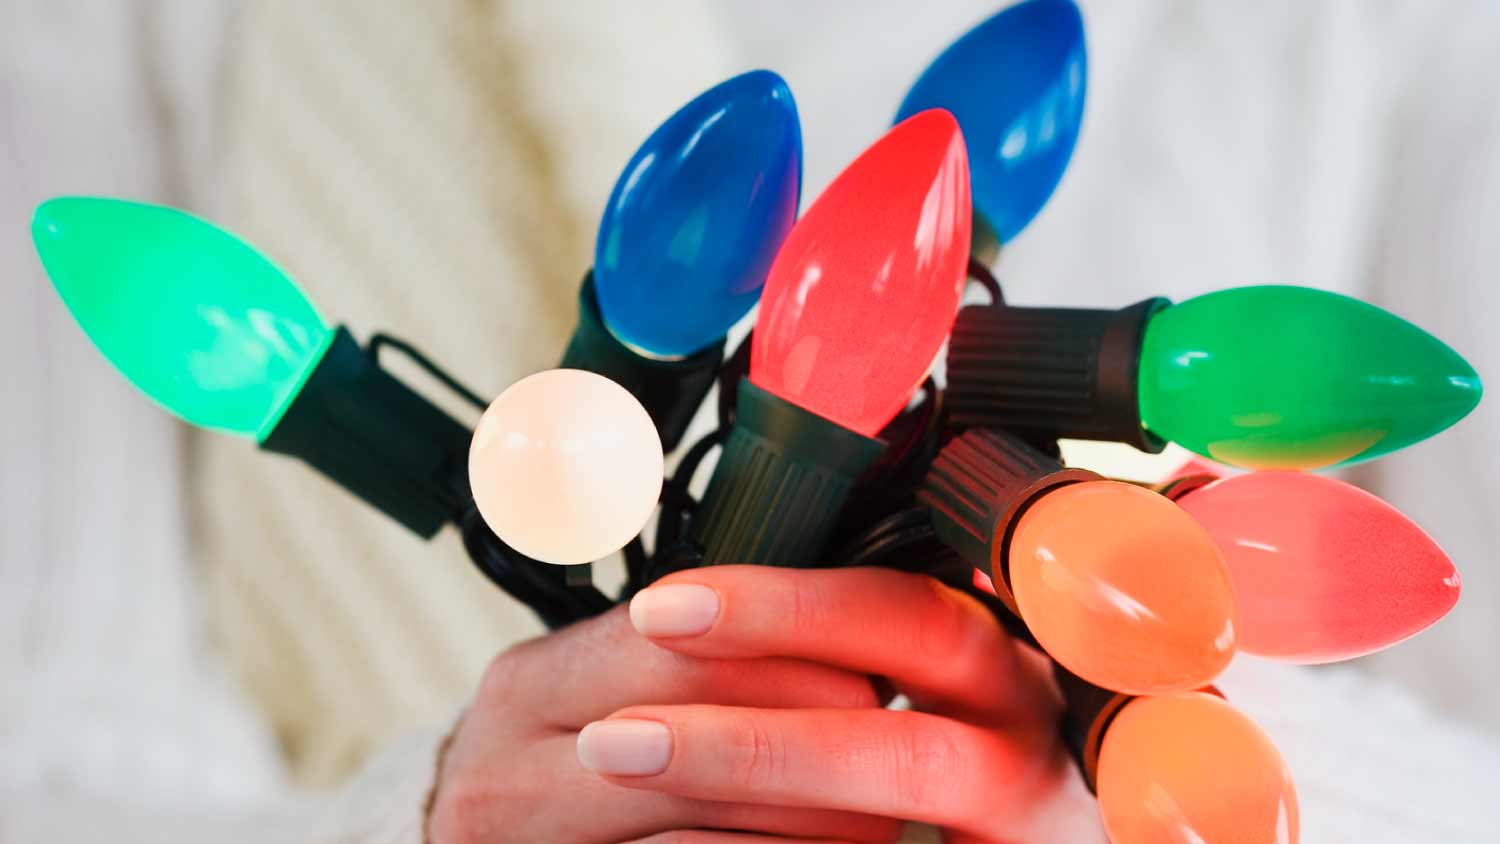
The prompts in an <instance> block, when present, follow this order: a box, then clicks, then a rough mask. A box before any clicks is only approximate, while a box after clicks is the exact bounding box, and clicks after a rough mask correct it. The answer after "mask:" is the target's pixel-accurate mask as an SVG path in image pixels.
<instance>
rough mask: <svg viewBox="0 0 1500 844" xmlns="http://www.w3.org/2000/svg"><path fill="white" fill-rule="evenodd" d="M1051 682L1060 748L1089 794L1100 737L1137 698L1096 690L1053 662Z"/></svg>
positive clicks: (1209, 689)
mask: <svg viewBox="0 0 1500 844" xmlns="http://www.w3.org/2000/svg"><path fill="white" fill-rule="evenodd" d="M1052 678H1053V680H1055V681H1056V683H1057V689H1058V691H1059V692H1061V693H1062V700H1063V718H1062V739H1063V747H1064V748H1065V749H1066V750H1067V751H1068V755H1069V756H1071V757H1072V758H1073V762H1074V764H1076V765H1077V766H1078V771H1079V773H1081V774H1083V782H1084V784H1085V785H1087V786H1088V789H1089V791H1090V792H1093V791H1094V790H1095V789H1096V787H1097V785H1098V780H1099V750H1100V748H1102V747H1103V746H1104V736H1105V734H1106V733H1107V732H1109V726H1110V724H1111V723H1112V722H1113V721H1114V720H1115V716H1116V715H1119V714H1120V711H1121V710H1123V709H1124V708H1125V706H1126V705H1127V704H1129V703H1130V702H1131V701H1133V700H1135V699H1136V698H1137V697H1138V696H1137V695H1127V694H1123V693H1121V692H1115V691H1110V690H1109V689H1104V688H1100V687H1099V686H1096V685H1094V684H1093V683H1090V682H1089V681H1087V680H1085V679H1083V678H1082V677H1079V676H1078V675H1077V674H1074V673H1073V672H1071V671H1069V670H1068V669H1066V668H1063V667H1062V665H1060V664H1058V663H1056V662H1053V663H1052ZM1198 691H1200V692H1203V693H1204V694H1210V695H1213V696H1214V697H1217V698H1222V697H1224V693H1223V692H1221V691H1219V689H1218V687H1217V686H1204V687H1203V688H1201V689H1198Z"/></svg>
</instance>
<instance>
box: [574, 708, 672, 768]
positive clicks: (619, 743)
mask: <svg viewBox="0 0 1500 844" xmlns="http://www.w3.org/2000/svg"><path fill="white" fill-rule="evenodd" d="M671 759H672V733H671V731H670V730H668V729H667V727H666V725H665V724H662V723H660V722H659V721H639V720H632V719H630V718H611V719H610V720H608V721H595V722H594V723H592V724H589V725H588V726H586V727H584V728H583V731H582V732H580V733H579V734H578V762H579V764H581V765H583V767H585V768H587V769H589V770H590V771H593V772H594V773H596V774H609V775H611V776H616V777H647V776H651V775H653V774H659V773H661V772H662V771H665V770H666V769H667V763H668V762H669V761H671Z"/></svg>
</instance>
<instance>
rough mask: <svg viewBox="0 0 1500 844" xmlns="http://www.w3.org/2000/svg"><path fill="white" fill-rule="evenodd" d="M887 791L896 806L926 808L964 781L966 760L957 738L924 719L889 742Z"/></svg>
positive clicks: (895, 733)
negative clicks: (895, 801)
mask: <svg viewBox="0 0 1500 844" xmlns="http://www.w3.org/2000/svg"><path fill="white" fill-rule="evenodd" d="M889 741H890V746H889V747H888V748H887V753H888V755H889V758H890V762H891V767H890V771H891V777H892V781H891V787H892V791H893V792H894V796H895V797H896V799H897V800H898V801H900V805H902V806H906V807H930V806H933V805H934V803H935V802H936V801H937V800H938V798H939V797H940V796H941V795H943V794H946V793H951V792H953V791H954V790H955V789H958V788H959V787H960V786H961V784H962V783H964V782H965V781H966V774H967V771H966V768H967V764H968V760H967V757H966V756H965V754H964V752H963V748H962V747H960V745H959V742H958V740H957V737H956V736H954V735H953V734H952V733H951V732H950V731H948V730H946V729H943V728H942V727H941V726H939V725H937V724H934V723H931V722H929V721H928V720H927V719H926V718H922V719H920V720H913V721H912V722H911V725H910V728H908V729H903V730H897V731H894V732H893V733H892V735H891V736H890V738H889Z"/></svg>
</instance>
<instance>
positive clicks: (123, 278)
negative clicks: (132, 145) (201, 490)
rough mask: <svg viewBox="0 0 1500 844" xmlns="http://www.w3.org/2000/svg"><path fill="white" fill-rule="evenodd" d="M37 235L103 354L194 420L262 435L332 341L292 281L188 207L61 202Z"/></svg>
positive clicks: (46, 262)
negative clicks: (191, 212) (187, 212)
mask: <svg viewBox="0 0 1500 844" xmlns="http://www.w3.org/2000/svg"><path fill="white" fill-rule="evenodd" d="M31 236H32V239H33V240H34V241H35V243H36V251H37V254H38V255H39V256H41V259H42V266H43V267H45V268H46V270H47V274H48V275H49V276H51V278H52V284H53V285H54V286H55V287H56V288H57V292H58V294H59V295H61V296H62V299H63V301H64V302H65V303H67V306H68V309H69V310H71V311H72V312H73V317H74V319H76V320H78V324H79V325H81V326H82V327H83V330H84V332H85V333H86V334H88V336H89V339H90V340H92V341H93V342H94V345H95V346H98V347H99V351H100V352H103V353H104V356H105V357H106V358H108V359H109V361H110V363H112V364H114V365H115V367H116V368H117V369H119V370H120V372H121V373H122V374H124V376H125V377H126V378H128V379H130V382H131V383H133V384H135V386H136V387H138V388H139V389H140V390H141V391H142V392H144V393H145V394H146V395H148V396H150V397H151V398H152V399H154V400H155V401H157V402H158V403H160V404H161V405H162V406H163V407H165V408H166V409H167V410H169V411H171V412H172V413H174V414H176V415H177V416H180V417H181V418H182V419H184V420H186V421H187V422H190V423H192V424H194V425H199V426H201V427H204V428H211V429H214V430H218V431H224V432H228V433H232V434H239V435H243V436H254V437H255V438H256V439H257V440H259V439H264V438H265V436H266V435H267V434H269V433H270V431H271V429H272V428H274V427H275V425H276V423H277V422H278V421H279V420H280V419H281V415H282V413H283V412H284V411H285V410H286V407H287V405H289V404H290V403H291V400H292V399H293V398H294V397H295V396H296V394H297V391H298V390H300V389H301V387H302V384H303V383H304V382H305V381H306V379H307V376H308V375H310V374H311V372H312V369H313V368H314V367H315V366H316V365H317V362H318V360H319V359H320V358H321V357H322V354H323V351H324V349H326V348H327V345H328V343H329V341H330V340H331V339H332V337H333V333H332V332H331V331H330V330H329V328H328V326H327V324H325V323H324V322H323V319H322V317H320V316H318V313H317V311H315V310H314V309H313V307H312V305H311V304H310V303H309V302H308V301H307V299H306V297H304V296H303V295H302V292H301V291H300V290H298V289H297V285H296V284H295V283H293V282H292V280H291V279H290V278H288V277H287V276H286V274H284V273H283V272H281V271H280V270H278V269H277V268H276V267H275V266H274V265H272V264H271V262H270V261H268V260H266V259H265V257H263V256H262V255H261V254H260V253H259V252H257V251H256V250H254V249H253V248H251V247H250V246H249V245H247V244H246V243H245V242H244V241H242V240H240V239H239V238H237V237H235V236H234V235H231V234H229V233H228V232H225V231H224V230H222V229H220V228H218V227H217V226H214V225H211V224H209V223H207V222H204V221H203V220H200V219H198V218H197V217H193V216H191V215H189V214H185V213H183V212H181V211H177V210H175V209H172V208H163V207H160V206H155V205H143V204H140V203H136V202H125V201H122V200H117V199H98V198H89V197H64V198H59V199H53V200H50V201H48V202H45V203H43V204H42V205H41V206H39V207H38V208H37V210H36V216H35V217H34V218H33V219H32V223H31Z"/></svg>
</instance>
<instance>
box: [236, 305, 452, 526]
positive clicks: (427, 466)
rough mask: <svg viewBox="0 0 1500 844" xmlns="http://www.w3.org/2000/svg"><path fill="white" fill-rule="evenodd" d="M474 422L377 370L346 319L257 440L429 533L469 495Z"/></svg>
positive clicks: (379, 369)
mask: <svg viewBox="0 0 1500 844" xmlns="http://www.w3.org/2000/svg"><path fill="white" fill-rule="evenodd" d="M471 438H472V434H471V432H470V431H469V429H468V428H466V427H464V426H463V425H462V424H460V423H459V422H457V421H455V420H454V419H453V418H452V417H450V416H448V414H446V413H444V412H443V411H442V410H440V409H438V407H437V406H436V405H434V404H433V403H432V402H430V401H428V400H427V399H425V398H423V397H422V396H421V395H420V394H418V393H417V392H416V391H414V390H412V389H411V388H410V387H407V386H406V385H405V384H403V383H401V382H400V381H398V380H396V379H395V378H394V377H392V376H391V375H390V373H388V372H386V371H385V370H384V369H381V368H380V366H379V364H377V363H376V362H375V360H374V358H373V357H372V356H371V355H370V354H369V353H368V352H366V351H365V350H364V349H362V348H360V346H359V344H358V343H357V342H355V340H354V337H353V335H351V334H350V333H349V331H348V329H346V328H344V327H342V326H340V327H339V328H338V329H336V331H335V335H334V338H333V341H332V343H331V344H330V345H329V347H328V350H327V351H326V352H325V353H324V355H323V358H322V359H321V360H320V361H319V362H318V364H317V366H316V367H315V368H314V369H313V372H312V374H311V375H310V376H309V377H308V379H307V382H306V383H305V384H304V385H303V387H302V390H301V391H300V392H299V393H298V394H297V397H296V398H294V399H293V400H292V402H291V404H290V405H289V406H288V407H287V410H286V413H285V414H284V415H283V416H282V418H281V420H280V421H279V422H277V423H276V427H274V428H272V429H271V432H270V433H269V434H267V435H266V437H265V439H263V440H261V442H260V447H261V448H263V449H265V450H267V451H271V452H275V453H278V454H286V455H290V456H292V457H297V458H299V459H301V460H302V461H303V462H305V463H307V464H308V465H310V466H312V467H313V468H314V469H317V470H318V471H319V472H322V473H323V474H324V475H326V476H327V477H328V478H330V479H331V480H333V481H334V482H335V483H337V484H338V485H340V486H342V487H344V488H345V489H347V490H349V491H350V492H352V493H354V494H355V495H356V496H358V497H360V498H362V499H364V500H365V502H367V503H369V504H370V505H372V506H374V507H375V508H376V509H378V510H380V511H381V512H383V513H385V514H386V515H388V516H390V517H391V518H393V519H395V520H396V521H398V522H400V523H401V524H403V525H405V526H406V527H407V528H408V529H410V530H411V531H412V532H414V533H416V534H417V535H419V536H421V537H423V538H430V537H431V536H432V535H433V534H435V533H437V532H438V530H439V529H440V528H441V527H442V526H443V524H444V523H446V522H449V521H454V520H456V519H457V518H458V517H459V516H460V515H461V514H462V512H463V509H464V506H465V505H466V504H467V502H468V498H469V485H468V477H467V473H466V465H467V458H468V453H469V441H470V439H471Z"/></svg>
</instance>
